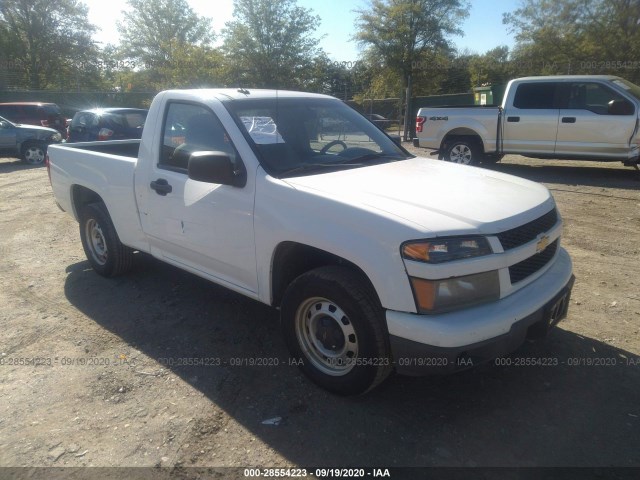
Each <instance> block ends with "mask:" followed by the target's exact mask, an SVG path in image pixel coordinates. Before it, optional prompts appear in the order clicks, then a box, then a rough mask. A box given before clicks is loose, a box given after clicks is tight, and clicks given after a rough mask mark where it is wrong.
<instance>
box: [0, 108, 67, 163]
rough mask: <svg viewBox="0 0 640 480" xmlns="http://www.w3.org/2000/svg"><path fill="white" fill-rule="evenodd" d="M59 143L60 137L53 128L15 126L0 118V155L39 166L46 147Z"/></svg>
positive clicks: (45, 152) (43, 157) (42, 160)
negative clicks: (18, 158)
mask: <svg viewBox="0 0 640 480" xmlns="http://www.w3.org/2000/svg"><path fill="white" fill-rule="evenodd" d="M61 141H62V135H60V132H58V131H56V130H54V129H53V128H47V127H37V126H34V125H22V124H15V123H13V122H10V121H9V120H7V119H6V118H2V117H0V154H5V155H11V156H14V155H17V156H19V157H21V158H22V160H23V161H24V162H25V163H28V164H30V165H40V164H42V163H43V162H44V159H45V155H46V154H47V147H48V146H49V145H50V144H52V143H60V142H61Z"/></svg>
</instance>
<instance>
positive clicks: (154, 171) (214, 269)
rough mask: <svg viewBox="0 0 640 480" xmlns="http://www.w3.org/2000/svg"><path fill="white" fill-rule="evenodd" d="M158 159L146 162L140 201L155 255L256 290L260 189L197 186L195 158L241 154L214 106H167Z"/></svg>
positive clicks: (248, 290) (234, 285) (249, 184)
mask: <svg viewBox="0 0 640 480" xmlns="http://www.w3.org/2000/svg"><path fill="white" fill-rule="evenodd" d="M162 132H163V136H162V140H161V141H162V145H161V148H160V151H159V158H158V159H157V160H155V161H152V162H148V165H149V166H148V168H149V170H148V172H147V175H148V177H147V182H146V184H145V185H144V186H142V188H144V189H146V191H145V195H144V197H145V198H144V199H143V200H142V201H141V204H142V210H143V214H142V215H141V219H142V224H143V230H144V232H145V233H146V234H147V235H148V239H149V242H150V244H151V246H152V248H153V249H154V252H155V253H156V254H157V253H159V254H160V255H161V256H162V257H164V258H165V259H167V260H168V261H169V262H170V263H174V264H178V265H181V266H185V267H187V268H188V269H190V270H192V271H195V273H198V274H200V275H202V276H205V277H208V278H210V279H212V280H214V281H216V282H217V283H222V284H226V285H227V286H229V287H230V288H234V289H236V290H241V291H243V292H244V293H247V294H250V293H255V292H257V289H258V285H257V271H256V259H255V241H254V230H253V202H254V194H255V189H254V183H253V182H252V181H249V182H247V185H246V186H244V187H242V188H238V187H233V186H229V185H217V184H210V183H204V182H198V181H195V180H191V179H189V178H188V175H187V167H188V160H189V155H190V154H191V153H193V152H194V151H222V152H224V153H226V154H228V155H229V156H230V157H231V158H232V159H233V160H234V161H236V162H240V161H241V160H240V158H239V155H238V153H237V151H236V149H235V148H234V146H233V144H232V143H231V141H230V140H229V137H228V136H227V134H226V131H225V130H224V128H223V126H222V124H221V122H220V121H219V119H218V118H217V116H216V115H215V114H214V112H213V111H211V110H210V109H209V108H208V107H206V106H204V105H198V104H193V103H186V102H184V103H183V102H169V103H168V104H167V105H166V111H165V115H164V124H163V126H162Z"/></svg>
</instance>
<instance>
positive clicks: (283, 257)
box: [270, 241, 380, 307]
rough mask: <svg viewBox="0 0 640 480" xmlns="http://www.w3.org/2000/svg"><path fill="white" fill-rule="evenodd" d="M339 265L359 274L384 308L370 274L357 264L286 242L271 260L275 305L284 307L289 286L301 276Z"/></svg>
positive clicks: (307, 246) (306, 246) (300, 244)
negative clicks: (315, 270)
mask: <svg viewBox="0 0 640 480" xmlns="http://www.w3.org/2000/svg"><path fill="white" fill-rule="evenodd" d="M328 265H338V266H344V267H347V268H350V269H351V270H353V271H355V272H356V273H357V274H358V275H359V276H360V277H361V279H362V280H363V281H364V282H365V283H366V284H367V286H368V287H369V288H371V290H372V292H373V293H374V294H375V298H376V299H377V301H378V304H379V305H380V298H379V296H378V292H377V291H376V289H375V287H374V285H373V283H372V282H371V280H370V278H369V276H368V275H367V274H366V272H365V271H364V270H363V269H362V268H361V267H359V266H358V265H356V264H355V263H353V262H351V261H349V260H347V259H345V258H343V257H340V256H339V255H335V254H333V253H330V252H327V251H325V250H322V249H319V248H316V247H312V246H310V245H306V244H303V243H298V242H291V241H285V242H281V243H280V244H278V246H277V247H276V249H275V251H274V253H273V256H272V261H271V275H270V279H271V305H273V306H276V307H278V306H280V303H281V302H282V298H283V297H284V293H285V291H286V290H287V287H288V286H289V285H290V284H291V282H292V281H293V280H295V279H296V278H298V277H299V276H300V275H302V274H304V273H306V272H308V271H311V270H314V269H316V268H319V267H323V266H328Z"/></svg>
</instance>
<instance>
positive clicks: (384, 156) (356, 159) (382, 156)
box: [345, 152, 406, 162]
mask: <svg viewBox="0 0 640 480" xmlns="http://www.w3.org/2000/svg"><path fill="white" fill-rule="evenodd" d="M375 159H388V160H394V161H395V160H406V157H400V156H397V155H392V154H389V153H384V152H377V153H376V152H373V153H365V154H364V155H360V156H359V157H354V158H349V159H346V160H345V162H366V161H368V160H375Z"/></svg>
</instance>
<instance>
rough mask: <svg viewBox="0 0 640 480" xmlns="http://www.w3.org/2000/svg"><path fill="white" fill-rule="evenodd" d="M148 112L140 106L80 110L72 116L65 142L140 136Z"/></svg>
mask: <svg viewBox="0 0 640 480" xmlns="http://www.w3.org/2000/svg"><path fill="white" fill-rule="evenodd" d="M148 112H149V111H148V110H144V109H140V108H95V109H93V110H82V111H80V112H77V113H76V114H75V115H74V116H73V120H72V121H71V125H70V126H69V136H68V138H67V142H95V141H100V140H124V139H128V138H140V137H141V136H142V127H143V126H144V122H145V120H146V119H147V113H148Z"/></svg>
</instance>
